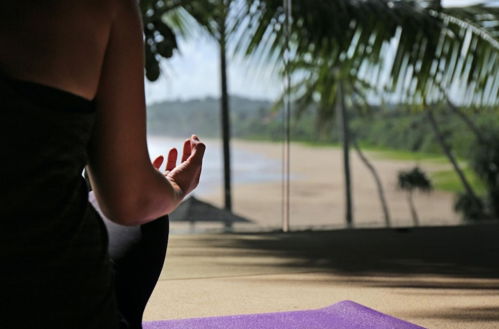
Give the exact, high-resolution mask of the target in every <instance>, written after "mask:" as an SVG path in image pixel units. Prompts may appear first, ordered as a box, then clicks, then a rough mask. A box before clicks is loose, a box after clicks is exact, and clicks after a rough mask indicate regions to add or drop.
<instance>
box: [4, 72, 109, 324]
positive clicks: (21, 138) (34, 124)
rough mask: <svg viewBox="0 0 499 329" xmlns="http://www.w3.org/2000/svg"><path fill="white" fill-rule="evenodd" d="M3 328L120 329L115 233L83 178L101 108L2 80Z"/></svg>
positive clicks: (38, 87)
mask: <svg viewBox="0 0 499 329" xmlns="http://www.w3.org/2000/svg"><path fill="white" fill-rule="evenodd" d="M0 117H1V121H0V164H1V170H0V202H1V203H0V314H1V317H0V327H1V328H2V329H11V328H12V329H14V328H15V329H21V328H30V329H33V328H50V329H58V328H61V329H63V328H64V329H69V328H72V329H74V328H86V329H88V328H116V327H117V324H118V314H117V311H116V306H115V301H114V289H113V280H112V271H111V265H110V261H109V258H108V256H107V243H108V242H107V233H106V229H105V227H104V225H103V223H102V220H101V219H100V218H99V216H98V215H97V214H96V212H95V210H94V209H93V208H92V206H90V204H89V202H88V193H87V189H86V185H85V181H84V179H83V178H82V170H83V168H84V166H85V165H86V163H87V147H88V143H89V139H90V137H91V134H92V127H93V125H94V120H95V104H94V103H93V102H91V101H88V100H86V99H84V98H81V97H79V96H76V95H73V94H71V93H68V92H65V91H62V90H59V89H55V88H51V87H47V86H44V85H40V84H36V83H31V82H23V81H18V80H13V79H9V78H7V77H5V76H2V75H0Z"/></svg>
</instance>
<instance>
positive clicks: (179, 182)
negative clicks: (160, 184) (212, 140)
mask: <svg viewBox="0 0 499 329" xmlns="http://www.w3.org/2000/svg"><path fill="white" fill-rule="evenodd" d="M205 149H206V146H205V144H204V143H202V142H200V141H199V138H198V137H197V136H195V135H193V136H192V137H191V138H190V139H186V140H185V141H184V146H183V151H182V159H181V162H180V164H179V165H178V166H177V158H178V151H177V149H175V148H172V149H171V150H170V152H168V160H167V162H166V170H165V172H164V176H165V177H166V179H168V181H169V182H170V183H171V184H172V186H173V188H174V190H175V192H176V194H177V196H178V197H179V199H182V198H184V197H185V196H186V195H187V194H189V193H190V192H192V191H193V190H194V189H195V188H196V187H197V186H198V184H199V178H200V176H201V169H202V164H203V156H204V151H205ZM163 161H164V157H163V156H159V157H157V158H156V159H155V160H154V161H153V166H154V167H155V168H156V169H157V170H159V168H160V167H161V165H162V164H163Z"/></svg>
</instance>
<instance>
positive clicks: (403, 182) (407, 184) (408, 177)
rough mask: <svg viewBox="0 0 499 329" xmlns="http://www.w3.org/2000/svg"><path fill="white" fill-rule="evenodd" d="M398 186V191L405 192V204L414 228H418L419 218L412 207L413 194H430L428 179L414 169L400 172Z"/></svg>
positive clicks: (414, 207) (413, 206)
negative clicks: (407, 205)
mask: <svg viewBox="0 0 499 329" xmlns="http://www.w3.org/2000/svg"><path fill="white" fill-rule="evenodd" d="M398 186H399V188H400V189H402V190H404V191H406V192H407V202H408V203H409V207H410V209H411V215H412V219H413V220H414V226H419V217H418V213H417V211H416V206H415V205H414V192H415V191H418V190H419V191H422V192H430V191H431V190H432V189H433V187H432V185H431V181H430V179H429V178H428V177H427V176H426V174H425V173H424V172H423V171H422V170H421V169H419V168H418V167H415V168H413V169H411V170H408V171H400V172H399V174H398Z"/></svg>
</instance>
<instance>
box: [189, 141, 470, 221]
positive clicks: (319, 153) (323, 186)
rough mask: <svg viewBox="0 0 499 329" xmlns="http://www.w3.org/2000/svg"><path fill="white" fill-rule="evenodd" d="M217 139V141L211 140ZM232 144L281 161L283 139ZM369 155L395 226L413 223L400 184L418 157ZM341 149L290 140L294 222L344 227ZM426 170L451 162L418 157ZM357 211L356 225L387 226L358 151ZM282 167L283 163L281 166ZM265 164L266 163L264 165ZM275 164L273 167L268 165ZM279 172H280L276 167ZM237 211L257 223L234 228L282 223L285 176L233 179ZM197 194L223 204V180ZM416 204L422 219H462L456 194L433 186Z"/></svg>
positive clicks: (354, 183) (354, 173)
mask: <svg viewBox="0 0 499 329" xmlns="http://www.w3.org/2000/svg"><path fill="white" fill-rule="evenodd" d="M212 142H213V141H212ZM232 144H233V147H235V148H237V149H240V150H244V151H246V152H250V153H253V154H258V155H261V156H265V157H267V158H269V159H272V160H274V161H279V162H280V161H281V154H282V153H281V152H282V144H280V143H277V142H261V141H257V142H256V141H247V140H233V141H232ZM365 154H366V156H367V157H368V158H369V159H370V161H371V162H372V163H373V165H374V166H375V167H376V169H377V171H378V174H379V175H380V177H381V180H382V182H383V187H384V189H385V195H386V199H387V202H388V207H389V209H390V213H391V217H392V226H393V227H402V226H404V227H406V226H413V221H412V218H411V215H410V210H409V206H408V204H407V199H406V193H405V192H403V191H400V190H398V188H397V185H396V183H397V181H396V180H397V173H398V171H399V170H407V169H410V168H412V167H413V166H414V165H415V163H414V161H408V160H394V159H386V158H382V157H380V156H377V154H376V152H371V151H366V152H365ZM341 157H342V155H341V149H339V148H335V147H331V146H307V145H304V144H302V143H292V144H291V168H290V169H291V175H292V176H293V177H294V178H293V179H292V180H291V183H290V189H291V191H290V193H291V195H290V201H291V203H290V208H291V218H290V220H291V225H292V227H293V226H294V227H296V228H298V227H300V228H304V229H307V228H318V227H323V228H334V227H337V228H341V227H344V226H345V225H344V221H343V217H344V209H343V208H344V206H343V205H344V201H343V200H344V192H343V191H344V189H343V186H344V182H343V170H342V162H341ZM418 162H419V163H418V165H419V166H420V167H421V168H422V169H423V170H424V171H426V172H427V173H432V172H437V171H441V170H446V169H448V168H449V167H450V166H449V165H447V164H444V163H439V162H435V161H431V160H428V161H418ZM351 166H352V180H353V181H352V187H353V202H354V216H355V224H356V226H357V227H383V226H384V225H385V221H384V218H383V214H382V209H381V205H380V202H379V197H378V193H377V189H376V185H375V183H374V180H373V177H372V175H371V173H370V172H369V171H368V169H367V168H366V167H365V166H364V164H363V163H362V162H361V161H360V159H359V158H358V157H357V155H356V154H355V152H352V154H351ZM278 169H280V167H279V168H278ZM263 170H265V168H263ZM270 170H275V167H273V168H270ZM278 174H279V172H278ZM232 188H233V205H234V207H233V211H234V212H235V213H236V214H237V215H240V216H242V217H245V218H248V219H250V220H252V221H253V222H254V224H237V225H236V226H235V229H236V230H238V229H243V230H246V228H249V227H250V226H253V227H256V228H260V229H262V228H269V229H271V228H279V227H281V209H282V184H281V181H265V182H252V183H239V184H233V187H232ZM195 195H196V197H198V198H199V199H201V200H203V201H205V202H209V203H211V204H213V205H215V206H217V207H223V200H222V190H221V186H217V188H216V189H215V190H214V191H212V192H209V193H202V194H196V193H195ZM414 200H415V204H416V207H417V211H418V214H419V217H420V225H422V226H426V225H431V226H435V225H445V226H447V225H457V224H462V220H461V219H460V218H459V215H458V214H456V213H455V212H454V211H453V200H454V195H453V193H450V192H444V191H433V192H431V193H428V194H424V193H415V195H414Z"/></svg>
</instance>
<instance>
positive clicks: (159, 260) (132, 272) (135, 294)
mask: <svg viewBox="0 0 499 329" xmlns="http://www.w3.org/2000/svg"><path fill="white" fill-rule="evenodd" d="M104 223H105V224H106V227H107V231H108V233H109V254H110V256H111V261H112V263H113V265H114V276H115V285H116V298H117V302H118V309H119V311H120V313H121V317H122V319H121V322H122V323H121V327H120V328H127V329H141V328H142V315H143V313H144V309H145V307H146V304H147V301H148V300H149V297H150V296H151V294H152V291H153V289H154V287H155V285H156V282H157V281H158V279H159V275H160V273H161V269H162V267H163V263H164V261H165V256H166V247H167V244H168V233H169V221H168V216H164V217H161V218H158V219H156V220H154V221H152V222H150V223H147V224H145V225H141V226H136V227H126V226H121V225H118V224H116V223H113V222H111V221H109V220H107V219H104Z"/></svg>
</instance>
